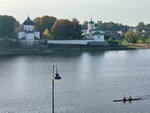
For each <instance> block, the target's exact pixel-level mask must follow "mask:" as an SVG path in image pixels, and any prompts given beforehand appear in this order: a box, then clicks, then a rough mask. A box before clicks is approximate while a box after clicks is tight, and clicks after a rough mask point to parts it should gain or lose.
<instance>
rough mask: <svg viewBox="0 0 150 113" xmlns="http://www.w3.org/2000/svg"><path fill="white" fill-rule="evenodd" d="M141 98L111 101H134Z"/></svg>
mask: <svg viewBox="0 0 150 113" xmlns="http://www.w3.org/2000/svg"><path fill="white" fill-rule="evenodd" d="M136 100H141V98H133V99H127V100H122V99H121V100H113V102H126V101H136Z"/></svg>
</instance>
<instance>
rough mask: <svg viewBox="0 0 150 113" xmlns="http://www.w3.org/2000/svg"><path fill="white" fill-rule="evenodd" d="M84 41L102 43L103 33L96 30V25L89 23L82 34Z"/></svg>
mask: <svg viewBox="0 0 150 113" xmlns="http://www.w3.org/2000/svg"><path fill="white" fill-rule="evenodd" d="M82 35H83V36H85V39H89V40H97V41H104V32H103V31H101V30H100V29H98V28H97V24H94V22H93V21H92V19H91V21H90V22H89V23H88V29H87V31H86V32H84V33H83V34H82Z"/></svg>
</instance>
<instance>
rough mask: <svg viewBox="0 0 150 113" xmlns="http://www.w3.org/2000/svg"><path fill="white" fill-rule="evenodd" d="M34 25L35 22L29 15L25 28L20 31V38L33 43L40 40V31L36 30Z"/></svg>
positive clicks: (24, 24)
mask: <svg viewBox="0 0 150 113" xmlns="http://www.w3.org/2000/svg"><path fill="white" fill-rule="evenodd" d="M33 25H34V22H33V21H32V20H31V19H30V18H29V17H28V18H27V19H26V20H25V21H24V23H23V29H22V30H20V31H19V32H18V38H19V40H22V41H23V42H26V43H27V44H31V45H32V44H33V43H34V42H36V41H38V40H40V32H38V31H34V29H33Z"/></svg>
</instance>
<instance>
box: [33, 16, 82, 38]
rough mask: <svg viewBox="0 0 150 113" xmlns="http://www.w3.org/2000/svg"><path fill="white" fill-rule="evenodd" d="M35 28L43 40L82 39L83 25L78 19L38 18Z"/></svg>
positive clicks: (35, 20)
mask: <svg viewBox="0 0 150 113" xmlns="http://www.w3.org/2000/svg"><path fill="white" fill-rule="evenodd" d="M33 21H34V28H35V30H38V31H40V32H41V36H42V37H43V38H48V39H56V40H57V39H59V40H61V39H81V38H82V37H81V33H82V32H81V25H80V23H79V21H78V20H77V19H76V18H73V19H72V20H71V21H70V20H68V19H57V18H56V17H52V16H43V17H37V18H35V19H34V20H33Z"/></svg>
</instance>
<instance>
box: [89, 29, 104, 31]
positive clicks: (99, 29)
mask: <svg viewBox="0 0 150 113" xmlns="http://www.w3.org/2000/svg"><path fill="white" fill-rule="evenodd" d="M90 31H102V30H101V29H92V30H90Z"/></svg>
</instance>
